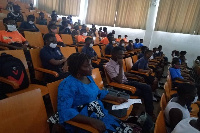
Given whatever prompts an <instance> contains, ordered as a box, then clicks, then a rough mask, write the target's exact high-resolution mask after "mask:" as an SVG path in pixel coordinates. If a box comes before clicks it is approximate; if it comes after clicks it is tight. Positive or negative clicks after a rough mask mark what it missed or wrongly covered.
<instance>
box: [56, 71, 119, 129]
mask: <svg viewBox="0 0 200 133" xmlns="http://www.w3.org/2000/svg"><path fill="white" fill-rule="evenodd" d="M87 78H88V79H89V80H90V83H89V84H84V83H82V82H81V81H80V80H78V79H76V78H74V77H73V76H72V75H70V76H68V77H67V78H65V79H64V80H63V81H62V82H61V83H60V85H59V87H58V106H57V107H58V113H59V122H60V123H61V124H63V125H64V126H65V129H66V130H67V131H68V132H70V133H71V132H74V129H75V128H74V127H73V126H70V125H68V124H66V123H65V121H68V120H70V119H72V118H74V117H75V116H77V115H78V114H81V115H84V116H88V117H91V118H95V119H99V120H101V121H102V122H103V123H104V124H105V126H106V129H107V130H111V131H112V132H115V131H116V130H115V128H114V127H117V126H119V123H118V122H119V121H117V119H115V118H114V117H113V116H111V115H109V114H108V111H107V110H106V109H105V108H104V106H103V104H102V102H101V101H100V100H102V99H103V98H104V97H105V96H106V95H107V94H108V91H106V90H100V89H99V88H98V86H97V85H96V84H95V82H94V80H93V79H92V77H91V76H87ZM93 101H97V103H98V104H96V105H94V104H93V106H92V107H91V108H94V111H91V112H89V111H88V110H89V109H90V108H89V109H88V104H89V103H91V102H93ZM81 105H83V107H82V109H79V108H78V107H79V106H81ZM96 107H98V108H99V109H98V110H99V111H98V112H97V113H96V112H95V109H96ZM99 112H101V117H100V118H99V116H98V115H99ZM105 133H107V131H106V132H105Z"/></svg>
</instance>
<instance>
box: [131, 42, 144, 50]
mask: <svg viewBox="0 0 200 133" xmlns="http://www.w3.org/2000/svg"><path fill="white" fill-rule="evenodd" d="M142 46H143V44H142V43H134V44H133V47H134V48H135V49H139V48H141V47H142Z"/></svg>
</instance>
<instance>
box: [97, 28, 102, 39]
mask: <svg viewBox="0 0 200 133" xmlns="http://www.w3.org/2000/svg"><path fill="white" fill-rule="evenodd" d="M101 33H102V27H99V31H98V34H99V36H100V37H101Z"/></svg>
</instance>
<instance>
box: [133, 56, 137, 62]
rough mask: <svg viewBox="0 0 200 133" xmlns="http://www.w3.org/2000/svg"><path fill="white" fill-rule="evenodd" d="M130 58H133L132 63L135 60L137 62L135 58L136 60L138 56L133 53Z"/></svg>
mask: <svg viewBox="0 0 200 133" xmlns="http://www.w3.org/2000/svg"><path fill="white" fill-rule="evenodd" d="M132 59H133V63H135V62H137V60H138V56H137V55H133V56H132Z"/></svg>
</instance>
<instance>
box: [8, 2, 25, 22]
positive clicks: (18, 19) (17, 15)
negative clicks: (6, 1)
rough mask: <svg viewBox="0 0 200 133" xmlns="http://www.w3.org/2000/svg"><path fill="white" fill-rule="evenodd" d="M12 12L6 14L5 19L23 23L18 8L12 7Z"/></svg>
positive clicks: (16, 6)
mask: <svg viewBox="0 0 200 133" xmlns="http://www.w3.org/2000/svg"><path fill="white" fill-rule="evenodd" d="M13 10H14V11H13V12H10V13H8V14H7V18H9V19H12V20H15V22H23V21H24V18H23V15H22V13H21V12H20V6H18V5H14V6H13Z"/></svg>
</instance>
